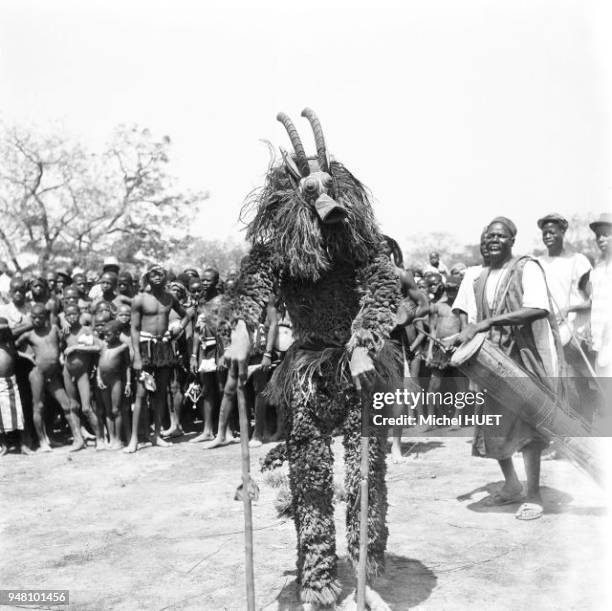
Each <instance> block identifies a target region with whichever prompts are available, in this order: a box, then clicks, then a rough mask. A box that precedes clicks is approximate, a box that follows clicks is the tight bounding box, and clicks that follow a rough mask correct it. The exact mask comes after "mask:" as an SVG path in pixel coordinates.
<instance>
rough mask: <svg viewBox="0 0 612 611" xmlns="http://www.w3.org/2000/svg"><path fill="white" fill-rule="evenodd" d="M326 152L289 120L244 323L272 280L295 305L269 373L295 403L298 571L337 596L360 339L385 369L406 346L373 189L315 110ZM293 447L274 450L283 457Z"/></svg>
mask: <svg viewBox="0 0 612 611" xmlns="http://www.w3.org/2000/svg"><path fill="white" fill-rule="evenodd" d="M302 116H304V117H306V118H307V119H308V120H309V122H310V124H311V126H312V128H313V131H314V135H315V141H316V146H317V156H316V157H315V158H309V157H307V156H306V154H305V151H304V148H303V146H302V143H301V141H300V137H299V135H298V133H297V130H296V129H295V127H294V125H293V123H292V122H291V120H290V119H289V117H288V116H287V115H285V114H283V113H280V114H279V115H278V116H277V119H278V120H279V121H280V122H281V123H282V124H283V125H284V127H285V128H286V130H287V132H288V134H289V137H290V139H291V142H292V145H293V149H294V154H289V153H287V152H285V151H283V150H282V149H281V154H282V162H280V163H276V164H275V163H273V164H272V165H271V167H270V168H269V170H268V173H267V176H266V180H265V184H264V186H263V188H262V189H261V190H260V191H259V192H257V193H255V194H253V195H252V196H251V199H250V201H249V202H247V204H246V208H247V209H249V208H250V209H254V213H255V214H254V218H253V219H252V220H251V222H250V223H249V225H248V230H247V238H248V239H249V240H250V241H251V243H252V250H251V252H250V254H249V255H248V256H247V257H246V258H245V259H244V260H243V262H242V269H241V275H240V279H239V282H238V285H237V287H236V289H237V293H236V296H235V297H234V313H235V314H234V322H236V321H238V320H244V321H245V323H246V325H247V328H248V329H249V331H250V332H251V334H252V333H253V332H254V330H255V329H256V328H257V325H258V324H259V322H260V320H261V317H262V316H261V315H262V312H263V311H264V308H265V307H266V304H267V303H268V299H269V296H270V294H271V292H272V290H273V287H278V290H277V291H276V292H277V294H278V296H279V298H280V300H281V301H282V302H284V303H285V304H286V308H287V311H288V313H289V315H290V317H291V321H292V324H293V335H294V339H295V341H294V343H293V345H292V346H291V347H290V348H289V350H288V351H287V354H286V357H285V359H284V360H283V362H282V363H281V365H280V366H279V367H278V368H277V369H276V371H275V372H274V375H273V377H272V380H271V382H270V394H271V399H272V403H274V404H275V405H279V406H282V407H283V408H284V410H285V411H286V422H287V433H288V437H287V443H286V453H287V458H288V461H289V479H290V485H291V492H292V504H293V516H294V520H295V526H296V530H297V552H298V557H297V579H298V583H299V585H300V588H301V599H302V601H303V602H305V603H308V602H309V603H318V604H333V603H334V602H335V600H336V599H337V597H338V594H339V593H340V585H339V583H338V581H337V580H336V562H337V558H336V544H335V529H334V518H333V503H332V499H333V482H332V475H333V456H332V450H331V442H332V433H333V432H334V431H335V430H338V429H339V430H342V432H343V434H344V449H345V462H346V482H345V487H346V493H347V496H346V507H347V514H346V523H347V539H348V551H349V555H350V558H351V561H352V562H353V564H354V565H355V566H356V564H357V560H358V550H359V514H358V510H359V502H358V491H359V459H360V455H359V447H360V435H361V407H360V405H361V404H360V397H359V394H358V393H357V391H356V389H355V387H354V385H353V382H352V378H351V373H350V370H349V360H350V356H351V354H352V351H353V350H354V349H355V348H356V347H358V346H359V347H365V348H366V349H367V350H368V352H369V355H370V356H371V357H372V359H373V361H374V365H375V368H376V371H377V373H379V374H380V375H381V376H383V377H387V376H389V375H391V373H392V372H395V371H399V370H400V369H399V368H400V366H401V360H400V354H399V351H395V350H393V349H392V347H391V344H389V342H388V341H387V340H388V338H389V333H390V331H391V330H392V329H393V327H394V326H395V308H396V304H398V303H399V302H400V286H399V281H398V278H397V274H396V272H395V270H394V268H393V265H392V263H391V261H390V260H389V258H388V256H387V255H386V254H385V243H384V238H383V236H382V234H381V233H380V232H379V230H378V228H377V226H376V222H375V220H374V216H373V213H372V208H371V205H370V202H369V199H368V193H367V192H366V189H365V188H364V186H363V185H362V184H361V183H360V182H359V181H358V180H357V179H356V178H355V177H354V176H353V175H352V174H351V173H350V172H349V171H348V170H347V169H346V168H345V167H344V166H343V165H342V164H340V163H339V162H337V161H333V160H332V161H330V160H329V158H328V156H327V151H326V148H325V141H324V138H323V132H322V129H321V126H320V123H319V121H318V119H317V117H316V116H315V114H314V113H313V112H312V111H311V110H309V109H305V110H304V111H303V112H302ZM369 447H370V449H369V466H370V470H369V478H370V480H369V481H370V487H369V515H368V557H367V576H368V579H369V580H371V579H372V578H373V577H374V576H376V575H377V574H379V573H380V572H382V570H383V569H384V551H385V548H386V543H387V535H388V531H387V526H386V513H387V491H386V485H385V481H384V477H385V470H386V467H385V450H386V435H381V436H378V437H372V438H371V439H370V444H369ZM283 450H284V448H282V446H281V447H278V449H277V448H275V449H274V450H273V451H272V453H271V458H277V457H278V455H279V454H280V453H281V452H282V451H283Z"/></svg>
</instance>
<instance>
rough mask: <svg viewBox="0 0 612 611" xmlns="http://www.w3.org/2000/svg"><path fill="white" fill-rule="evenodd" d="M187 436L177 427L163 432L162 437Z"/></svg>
mask: <svg viewBox="0 0 612 611" xmlns="http://www.w3.org/2000/svg"><path fill="white" fill-rule="evenodd" d="M184 434H185V431H183V429H182V427H180V426H175V427H170V428H169V429H166V430H165V431H162V432H161V436H162V437H182V436H183V435H184Z"/></svg>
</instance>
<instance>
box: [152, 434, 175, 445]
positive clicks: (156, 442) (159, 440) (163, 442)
mask: <svg viewBox="0 0 612 611" xmlns="http://www.w3.org/2000/svg"><path fill="white" fill-rule="evenodd" d="M151 443H152V444H153V445H154V446H159V447H160V448H169V447H170V446H171V445H172V444H171V443H170V442H169V441H166V440H165V439H163V438H162V437H160V436H159V435H157V436H155V435H154V436H153V437H151Z"/></svg>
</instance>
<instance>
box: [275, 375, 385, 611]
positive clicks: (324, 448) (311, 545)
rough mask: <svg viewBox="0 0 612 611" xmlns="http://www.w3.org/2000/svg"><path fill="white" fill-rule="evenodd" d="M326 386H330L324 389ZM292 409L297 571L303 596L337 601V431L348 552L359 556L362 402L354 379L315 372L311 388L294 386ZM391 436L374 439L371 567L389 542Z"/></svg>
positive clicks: (380, 565) (369, 569) (375, 569)
mask: <svg viewBox="0 0 612 611" xmlns="http://www.w3.org/2000/svg"><path fill="white" fill-rule="evenodd" d="M326 389H327V390H326ZM287 411H288V415H287V417H288V422H287V424H288V431H289V433H288V440H287V457H288V460H289V479H290V484H291V494H292V503H293V515H294V520H295V526H296V530H297V554H298V556H297V577H298V583H299V584H300V587H301V599H302V601H303V602H318V603H321V604H332V603H334V602H335V600H336V598H337V596H338V594H339V593H340V586H339V584H338V582H337V580H336V571H337V567H336V565H337V558H336V538H335V526H334V509H333V495H334V487H333V454H332V449H331V442H332V433H333V432H334V430H335V429H336V428H341V430H342V431H343V433H344V450H345V465H346V475H345V488H346V532H347V545H348V553H349V557H350V559H351V561H352V563H353V565H354V566H357V563H358V559H359V482H360V471H359V469H360V459H361V452H360V441H361V406H360V400H359V398H358V396H357V394H356V392H355V391H354V389H352V388H351V387H348V388H346V389H345V390H344V391H342V390H341V389H340V388H338V387H336V388H332V389H331V390H330V389H329V387H328V386H327V385H325V384H324V380H321V379H319V380H317V384H316V385H315V389H314V392H311V394H310V395H307V394H306V393H304V389H303V388H299V387H297V385H296V388H294V389H293V391H292V395H291V403H290V405H289V409H288V410H287ZM385 449H386V436H381V437H371V438H370V441H369V495H368V499H369V506H368V557H367V564H366V574H367V576H368V579H371V578H373V577H374V576H375V575H377V574H379V573H380V572H381V571H382V570H383V569H384V552H385V548H386V544H387V536H388V531H387V526H386V521H385V520H386V513H387V490H386V485H385V471H386V463H385Z"/></svg>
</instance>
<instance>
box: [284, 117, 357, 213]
mask: <svg viewBox="0 0 612 611" xmlns="http://www.w3.org/2000/svg"><path fill="white" fill-rule="evenodd" d="M302 116H303V117H306V118H307V119H308V121H309V122H310V125H311V126H312V131H313V132H314V138H315V144H316V147H317V156H316V157H307V156H306V152H305V150H304V146H303V144H302V141H301V139H300V135H299V134H298V131H297V129H296V128H295V125H294V124H293V122H292V121H291V119H290V118H289V116H288V115H286V114H285V113H283V112H279V113H278V115H276V118H277V119H278V120H279V121H280V122H281V123H282V124H283V125H284V127H285V129H286V130H287V133H288V134H289V139H290V140H291V144H292V145H293V150H294V153H295V158H293V157H292V156H291V155H289V154H288V153H287V152H286V151H283V150H282V149H281V152H282V154H283V160H284V162H285V166H286V167H287V169H288V171H289V173H290V174H291V176H292V177H293V179H294V180H295V182H296V187H297V188H298V189H299V191H300V193H301V194H302V197H303V198H304V199H305V200H306V201H307V202H308V203H309V204H310V205H311V206H313V207H314V209H315V211H316V213H317V215H318V216H319V218H320V219H321V221H322V222H323V223H326V224H333V223H339V222H340V221H343V220H344V219H345V218H346V217H347V210H346V208H345V207H344V206H342V205H341V204H339V203H338V202H337V201H336V200H335V199H334V198H333V180H332V176H331V173H330V172H331V170H330V163H329V159H328V157H327V150H326V148H325V138H324V136H323V129H322V128H321V123H320V121H319V119H318V118H317V115H315V113H314V112H313V111H312V110H311V109H310V108H305V109H304V110H303V111H302Z"/></svg>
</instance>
